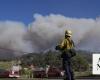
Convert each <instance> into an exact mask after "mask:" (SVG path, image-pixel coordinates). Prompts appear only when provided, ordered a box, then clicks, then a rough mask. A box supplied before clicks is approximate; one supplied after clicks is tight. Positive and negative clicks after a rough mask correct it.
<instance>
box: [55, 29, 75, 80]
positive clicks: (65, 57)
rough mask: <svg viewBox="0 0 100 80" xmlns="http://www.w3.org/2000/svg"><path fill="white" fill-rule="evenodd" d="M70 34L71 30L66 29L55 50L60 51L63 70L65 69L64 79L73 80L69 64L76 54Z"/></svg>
mask: <svg viewBox="0 0 100 80" xmlns="http://www.w3.org/2000/svg"><path fill="white" fill-rule="evenodd" d="M71 36H72V32H71V31H70V30H66V31H65V38H64V40H63V41H62V42H61V43H60V44H59V45H57V46H56V50H60V51H61V52H62V54H61V58H62V65H63V70H64V71H65V78H64V80H75V79H74V74H73V70H72V66H71V58H72V57H73V56H75V55H76V51H75V49H74V42H73V40H72V39H71Z"/></svg>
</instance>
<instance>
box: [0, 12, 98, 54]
mask: <svg viewBox="0 0 100 80" xmlns="http://www.w3.org/2000/svg"><path fill="white" fill-rule="evenodd" d="M66 29H68V30H71V31H72V32H73V36H72V38H73V40H74V42H75V44H76V48H77V49H82V50H89V51H100V49H99V47H100V45H99V44H100V35H99V34H100V18H97V19H91V18H70V17H65V16H63V15H59V14H58V15H57V14H56V15H55V14H50V15H47V16H42V15H40V14H35V15H34V21H33V22H32V23H30V24H29V25H28V26H26V25H25V24H24V23H22V22H14V21H0V48H6V49H11V50H17V51H21V52H27V53H30V52H40V51H45V50H48V49H54V48H55V46H56V45H57V43H60V42H61V41H62V39H63V38H64V31H65V30H66ZM15 54H18V52H15ZM19 54H21V53H20V52H19Z"/></svg>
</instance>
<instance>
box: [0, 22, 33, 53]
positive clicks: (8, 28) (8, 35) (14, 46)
mask: <svg viewBox="0 0 100 80" xmlns="http://www.w3.org/2000/svg"><path fill="white" fill-rule="evenodd" d="M26 31H27V29H26V28H25V25H24V24H23V23H20V22H12V21H5V22H0V49H5V50H7V51H9V50H15V52H14V51H13V52H14V53H16V54H21V52H32V47H31V45H30V41H26V40H25V35H26ZM0 51H1V50H0ZM20 51H21V52H20ZM10 52H11V51H10Z"/></svg>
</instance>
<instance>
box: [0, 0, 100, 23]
mask: <svg viewBox="0 0 100 80" xmlns="http://www.w3.org/2000/svg"><path fill="white" fill-rule="evenodd" d="M35 13H39V14H41V15H49V14H51V13H53V14H61V15H64V16H66V17H75V18H94V19H95V18H96V17H98V16H100V0H0V21H5V20H12V21H21V22H23V23H25V24H29V23H30V22H32V21H33V20H34V19H33V14H35Z"/></svg>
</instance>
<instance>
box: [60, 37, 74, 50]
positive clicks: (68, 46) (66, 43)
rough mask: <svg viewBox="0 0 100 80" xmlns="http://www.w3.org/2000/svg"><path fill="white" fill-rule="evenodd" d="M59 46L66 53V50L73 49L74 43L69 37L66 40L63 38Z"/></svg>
mask: <svg viewBox="0 0 100 80" xmlns="http://www.w3.org/2000/svg"><path fill="white" fill-rule="evenodd" d="M59 46H60V48H61V49H62V50H63V51H66V50H69V49H72V48H74V42H73V41H72V39H71V38H70V37H68V38H65V39H64V40H63V41H62V42H61V44H60V45H59Z"/></svg>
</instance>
